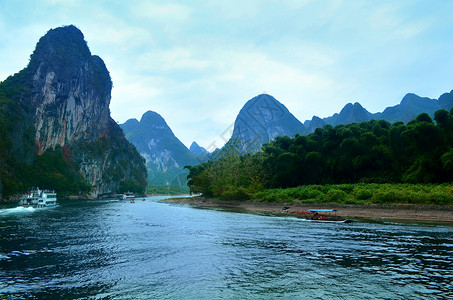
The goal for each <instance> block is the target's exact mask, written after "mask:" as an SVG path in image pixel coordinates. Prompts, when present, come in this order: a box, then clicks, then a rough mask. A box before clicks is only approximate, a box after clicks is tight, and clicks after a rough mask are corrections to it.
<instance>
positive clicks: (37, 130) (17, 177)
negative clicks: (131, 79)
mask: <svg viewBox="0 0 453 300" xmlns="http://www.w3.org/2000/svg"><path fill="white" fill-rule="evenodd" d="M111 89H112V81H111V78H110V74H109V72H108V70H107V68H106V66H105V64H104V62H103V61H102V59H101V58H100V57H98V56H95V55H91V52H90V50H89V48H88V46H87V43H86V41H85V40H84V36H83V34H82V32H81V31H80V30H79V29H77V28H76V27H75V26H72V25H71V26H65V27H60V28H56V29H51V30H49V31H48V32H47V34H46V35H44V36H43V37H42V38H41V39H40V40H39V42H38V43H37V45H36V49H35V50H34V52H33V54H32V55H31V57H30V61H29V64H28V66H27V67H26V68H25V69H23V70H22V71H20V72H19V73H17V74H15V75H14V76H10V77H8V78H7V79H6V80H5V81H3V82H2V83H1V84H0V132H1V133H2V137H3V138H4V139H5V140H6V141H8V143H6V144H5V145H3V146H0V152H1V154H2V158H3V160H2V161H0V164H4V165H5V166H7V167H8V168H11V170H13V173H12V174H8V171H5V169H3V172H2V173H0V178H1V181H2V182H3V188H4V190H3V192H4V193H5V191H6V192H7V193H8V194H14V193H15V192H21V191H24V190H26V189H28V188H29V187H30V185H32V184H40V185H41V187H47V188H56V187H55V186H57V185H59V184H60V185H61V182H66V185H63V186H60V188H59V189H60V191H58V189H57V192H66V191H67V190H66V191H65V188H67V189H69V190H70V189H73V190H74V191H75V192H77V190H79V191H80V190H81V189H82V187H83V184H86V185H88V186H89V187H90V188H89V192H90V194H91V196H93V197H96V196H99V195H102V194H108V193H115V192H118V191H119V190H121V189H123V190H124V189H130V190H133V191H134V192H137V193H138V192H144V189H145V186H146V179H145V178H146V169H145V167H144V161H143V159H142V158H141V157H140V155H139V154H138V152H137V151H136V149H135V148H134V147H133V146H132V145H131V144H130V143H129V142H128V141H127V140H126V138H125V137H124V135H123V132H122V130H121V129H120V128H119V126H118V125H117V124H116V123H115V122H114V121H113V119H112V118H111V117H110V110H109V104H110V99H111ZM38 168H42V170H43V172H44V173H43V172H41V174H33V170H37V169H38ZM68 170H71V172H69V171H68ZM21 172H22V173H21ZM10 175H12V176H13V177H10ZM8 176H9V177H8ZM79 177H80V178H79ZM11 178H13V179H11ZM71 182H72V183H73V184H72V186H71ZM77 182H78V183H80V184H81V185H80V186H77V187H76V186H74V184H76V183H77ZM82 182H83V184H82ZM43 184H44V185H46V186H43Z"/></svg>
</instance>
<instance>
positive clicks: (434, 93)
mask: <svg viewBox="0 0 453 300" xmlns="http://www.w3.org/2000/svg"><path fill="white" fill-rule="evenodd" d="M70 24H73V25H75V26H77V27H78V28H79V29H80V30H81V31H82V32H83V34H84V36H85V40H86V41H87V43H88V46H89V47H90V50H91V53H92V54H93V55H98V56H100V57H101V58H102V59H103V60H104V62H105V64H106V66H107V68H108V70H109V72H110V75H111V77H112V80H113V89H112V99H111V102H110V111H111V116H112V118H113V119H114V120H115V121H117V122H118V123H124V122H125V121H126V120H128V119H131V118H136V119H138V120H140V118H141V116H142V115H143V114H144V113H145V112H146V111H148V110H152V111H155V112H157V113H159V114H160V115H161V116H162V117H164V119H165V120H166V122H167V124H168V125H169V126H170V128H171V129H172V130H173V132H174V134H175V135H176V136H177V137H178V138H179V139H180V140H181V141H182V142H183V143H184V144H185V145H186V146H187V147H189V146H190V144H191V143H192V142H193V141H197V143H198V144H200V145H201V146H203V147H205V148H208V150H211V151H212V150H214V149H215V148H216V147H220V146H222V145H223V144H224V143H225V142H226V140H227V139H228V136H229V133H231V131H232V126H233V124H234V120H235V118H236V116H237V114H238V113H239V110H240V109H241V108H242V106H243V105H244V104H245V103H246V102H247V101H248V100H249V99H251V98H253V97H254V96H256V95H258V94H262V93H268V94H270V95H272V96H274V97H275V98H276V99H277V100H279V101H280V102H282V103H283V104H284V105H285V106H286V107H287V108H288V109H289V110H290V112H292V113H293V115H294V116H295V117H296V118H298V119H299V120H300V121H301V122H304V121H305V120H307V119H311V118H312V117H313V116H314V115H316V116H319V117H321V118H323V117H328V116H331V115H332V114H334V113H336V112H339V111H340V110H341V109H342V108H343V107H344V106H345V105H346V104H347V103H349V102H352V103H354V102H360V103H361V104H362V106H363V107H365V108H366V109H367V110H368V111H370V112H372V113H375V112H380V111H383V110H384V109H385V108H386V107H387V106H394V105H396V104H398V103H399V102H400V101H401V99H402V98H403V97H404V95H405V94H407V93H415V94H417V95H419V96H424V97H430V98H434V99H437V98H438V97H439V96H440V95H441V94H443V93H445V92H450V91H451V90H452V89H453V38H452V37H453V1H447V0H436V1H430V0H424V1H417V0H409V1H405V0H398V1H394V0H392V1H385V0H380V1H358V0H345V1H341V0H275V1H274V0H241V1H236V0H229V1H199V0H191V1H172V0H168V1H139V0H128V1H115V0H106V1H103V0H98V1H95V0H42V1H32V0H30V1H25V0H0V40H1V43H0V81H1V80H4V79H6V78H7V77H8V76H9V75H12V74H14V73H17V72H18V71H20V70H21V69H23V68H24V67H26V65H27V63H28V61H29V57H30V54H31V53H32V52H33V50H34V48H35V46H36V43H37V42H38V40H39V38H40V37H41V36H43V35H44V34H45V33H46V32H47V31H48V30H49V29H51V28H56V27H59V26H63V25H70Z"/></svg>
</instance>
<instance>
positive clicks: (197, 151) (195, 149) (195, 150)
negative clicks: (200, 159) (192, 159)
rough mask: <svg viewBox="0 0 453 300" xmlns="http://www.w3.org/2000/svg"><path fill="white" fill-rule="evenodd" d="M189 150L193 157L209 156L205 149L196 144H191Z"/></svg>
mask: <svg viewBox="0 0 453 300" xmlns="http://www.w3.org/2000/svg"><path fill="white" fill-rule="evenodd" d="M189 150H190V152H192V154H193V155H195V156H203V155H208V154H209V152H208V151H207V150H206V149H205V148H203V147H201V146H199V145H198V144H197V142H193V143H192V145H190V148H189Z"/></svg>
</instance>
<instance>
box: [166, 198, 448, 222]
mask: <svg viewBox="0 0 453 300" xmlns="http://www.w3.org/2000/svg"><path fill="white" fill-rule="evenodd" d="M163 201H164V202H169V203H187V204H190V205H194V206H197V207H206V208H209V207H210V208H223V209H234V210H243V211H251V212H252V211H253V212H265V213H275V214H288V215H294V214H292V213H291V212H294V211H298V210H307V209H316V208H331V209H336V210H337V214H338V215H339V216H342V217H344V218H367V219H373V220H383V221H385V220H408V221H409V220H413V221H428V222H442V223H443V222H445V223H450V222H451V223H453V206H425V205H353V204H292V203H263V202H253V201H220V200H213V199H206V198H203V197H192V198H183V197H182V198H170V199H166V200H163Z"/></svg>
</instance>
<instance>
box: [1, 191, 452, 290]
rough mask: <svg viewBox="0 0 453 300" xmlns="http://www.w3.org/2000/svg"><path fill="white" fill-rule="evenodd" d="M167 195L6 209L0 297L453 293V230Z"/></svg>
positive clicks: (2, 218)
mask: <svg viewBox="0 0 453 300" xmlns="http://www.w3.org/2000/svg"><path fill="white" fill-rule="evenodd" d="M161 199H162V197H149V198H146V201H142V199H137V200H136V203H135V204H132V203H129V202H126V201H114V200H111V201H109V200H107V201H75V202H74V201H72V202H69V201H68V202H62V201H60V202H59V206H57V207H54V208H46V209H32V208H27V209H26V208H3V209H0V298H3V299H24V298H25V299H86V298H90V299H275V298H281V299H305V298H312V299H334V298H335V299H439V298H440V299H453V285H452V281H453V271H452V266H453V227H448V226H427V225H408V224H394V223H371V222H363V221H361V222H354V223H352V224H336V223H314V222H307V221H303V220H300V219H297V218H294V217H276V216H269V215H258V214H245V213H237V212H228V211H221V210H208V209H198V208H193V207H190V206H188V205H182V204H169V203H161V202H158V200H161Z"/></svg>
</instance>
